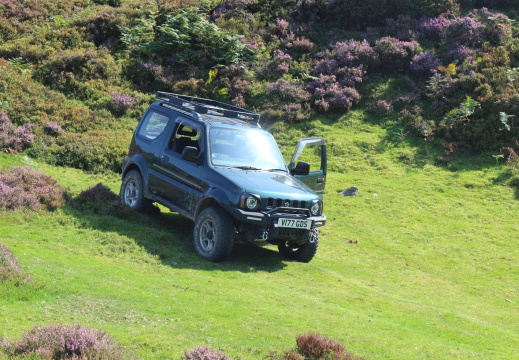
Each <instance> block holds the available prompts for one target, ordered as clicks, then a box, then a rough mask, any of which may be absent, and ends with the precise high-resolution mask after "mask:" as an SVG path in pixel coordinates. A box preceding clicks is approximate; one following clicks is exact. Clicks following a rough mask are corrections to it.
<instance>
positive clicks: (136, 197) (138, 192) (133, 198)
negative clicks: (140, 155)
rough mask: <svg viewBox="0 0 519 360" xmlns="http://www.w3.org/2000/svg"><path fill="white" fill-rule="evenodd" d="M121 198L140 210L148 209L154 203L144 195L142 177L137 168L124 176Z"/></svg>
mask: <svg viewBox="0 0 519 360" xmlns="http://www.w3.org/2000/svg"><path fill="white" fill-rule="evenodd" d="M119 198H120V200H121V203H123V204H124V205H127V206H129V207H131V208H132V209H134V210H136V211H140V212H146V211H148V210H149V209H150V207H151V204H152V202H151V200H149V199H146V198H145V197H144V185H143V181H142V177H141V174H140V173H139V172H138V171H137V170H131V171H129V172H128V173H127V174H126V175H125V176H124V179H123V183H122V185H121V191H120V193H119Z"/></svg>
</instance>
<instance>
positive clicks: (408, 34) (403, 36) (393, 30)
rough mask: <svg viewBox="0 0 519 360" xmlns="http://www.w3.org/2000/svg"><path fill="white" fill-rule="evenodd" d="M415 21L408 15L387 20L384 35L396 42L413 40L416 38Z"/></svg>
mask: <svg viewBox="0 0 519 360" xmlns="http://www.w3.org/2000/svg"><path fill="white" fill-rule="evenodd" d="M416 29H417V20H415V19H413V18H411V17H410V16H409V15H402V14H400V15H398V16H397V17H396V19H393V18H387V19H386V25H385V27H384V30H385V33H386V34H388V35H390V36H392V37H395V38H397V39H398V40H413V39H415V38H416V37H417V35H418V31H417V30H416Z"/></svg>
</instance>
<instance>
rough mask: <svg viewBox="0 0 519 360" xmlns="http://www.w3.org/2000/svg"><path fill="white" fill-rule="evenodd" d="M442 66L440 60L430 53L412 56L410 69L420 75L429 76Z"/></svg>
mask: <svg viewBox="0 0 519 360" xmlns="http://www.w3.org/2000/svg"><path fill="white" fill-rule="evenodd" d="M441 64H442V62H441V60H440V59H438V58H437V57H436V55H435V54H434V53H432V52H428V51H426V52H423V53H421V54H417V55H415V56H413V58H412V60H411V69H412V70H414V71H418V72H420V73H425V74H427V75H431V72H432V71H434V70H437V69H438V66H440V65H441Z"/></svg>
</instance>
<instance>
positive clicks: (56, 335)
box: [2, 324, 133, 360]
mask: <svg viewBox="0 0 519 360" xmlns="http://www.w3.org/2000/svg"><path fill="white" fill-rule="evenodd" d="M2 347H3V350H4V352H5V353H7V354H8V356H10V357H17V356H20V357H23V356H25V355H29V354H37V355H39V356H41V357H42V358H43V359H58V360H61V359H63V360H65V359H92V360H102V359H103V360H104V359H110V360H119V359H131V358H133V356H132V355H131V354H130V353H129V352H128V351H127V350H126V349H124V348H123V347H122V346H121V345H119V344H118V343H116V342H115V341H114V339H113V338H112V337H110V336H109V335H108V334H106V333H105V332H103V331H98V330H94V329H91V328H85V327H83V326H80V325H79V324H78V325H72V326H62V325H55V326H40V325H36V326H35V327H34V328H33V329H31V330H29V331H26V332H24V333H23V334H22V337H21V338H20V339H19V340H17V341H15V342H9V341H6V340H3V341H2Z"/></svg>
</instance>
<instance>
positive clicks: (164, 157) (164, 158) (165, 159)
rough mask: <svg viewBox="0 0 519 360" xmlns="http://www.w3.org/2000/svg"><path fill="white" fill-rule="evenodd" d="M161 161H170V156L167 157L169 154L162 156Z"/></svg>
mask: <svg viewBox="0 0 519 360" xmlns="http://www.w3.org/2000/svg"><path fill="white" fill-rule="evenodd" d="M160 161H162V162H168V161H169V157H167V156H161V157H160Z"/></svg>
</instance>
